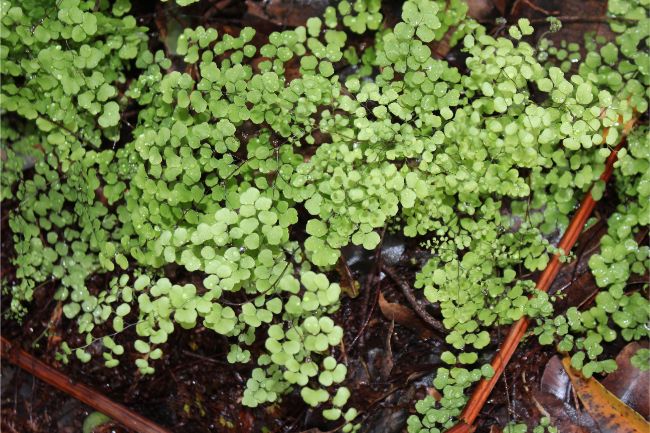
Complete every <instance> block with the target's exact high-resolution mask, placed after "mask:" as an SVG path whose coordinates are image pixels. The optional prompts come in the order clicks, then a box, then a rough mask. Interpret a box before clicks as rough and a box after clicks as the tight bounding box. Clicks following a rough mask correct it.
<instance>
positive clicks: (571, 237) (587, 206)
mask: <svg viewBox="0 0 650 433" xmlns="http://www.w3.org/2000/svg"><path fill="white" fill-rule="evenodd" d="M635 122H636V118H634V117H633V118H632V119H630V120H629V121H628V122H627V123H626V124H625V126H624V128H623V133H622V135H623V138H622V140H621V142H620V143H619V145H618V146H617V147H616V148H615V149H614V150H613V151H612V153H611V154H610V155H609V157H608V158H607V162H606V164H605V170H604V172H603V174H601V176H600V180H601V181H603V182H605V183H607V181H609V179H610V178H611V176H612V172H613V170H614V163H615V162H616V159H617V156H618V151H619V150H620V149H621V147H623V146H624V145H625V141H626V137H627V135H628V134H629V132H630V130H631V129H632V127H633V126H634V123H635ZM621 123H622V120H621ZM608 132H609V128H607V129H605V130H604V131H603V141H604V140H605V138H606V137H607V134H608ZM595 206H596V201H595V200H594V198H593V196H592V195H591V189H590V190H589V191H588V192H587V194H586V195H585V197H584V199H583V200H582V203H581V204H580V207H579V208H578V211H577V212H576V214H575V215H574V216H573V218H572V219H571V223H569V227H567V230H566V232H565V233H564V236H562V240H561V241H560V243H559V245H558V249H560V250H561V252H562V253H564V254H566V253H568V252H569V251H571V248H573V246H574V245H575V243H576V241H577V240H578V236H580V233H581V232H582V229H583V227H584V226H585V224H586V223H587V220H588V219H589V216H590V215H591V212H592V211H593V209H594V207H595ZM561 265H562V264H561V262H560V254H559V253H558V254H555V255H554V256H553V257H552V258H551V260H550V261H549V263H548V266H546V269H544V272H542V274H541V275H540V276H539V279H538V280H537V284H536V288H537V289H538V290H541V291H543V292H546V291H548V289H549V287H550V286H551V283H553V280H554V279H555V277H556V276H557V274H558V273H559V271H560V267H561ZM528 325H529V320H528V318H527V317H526V316H524V317H522V318H521V319H519V320H518V321H517V322H516V323H514V324H513V325H512V326H511V328H510V332H508V335H507V336H506V338H505V340H504V341H503V343H501V346H500V347H499V351H498V352H497V353H496V354H495V355H494V358H492V363H491V365H492V369H493V370H494V375H493V376H492V377H491V378H490V379H487V380H486V379H482V380H481V381H480V382H479V384H478V385H477V386H476V388H475V389H474V392H473V393H472V396H471V397H470V399H469V401H468V402H467V405H466V406H465V409H464V410H463V411H462V413H461V414H460V417H459V418H460V422H459V423H458V424H456V425H455V426H453V427H452V428H451V429H449V430H447V432H446V433H468V432H471V431H472V430H473V424H474V421H476V418H478V415H479V413H480V412H481V409H483V406H484V405H485V402H486V401H487V399H488V397H489V396H490V393H491V392H492V389H494V386H495V385H496V383H497V381H498V380H499V377H500V376H501V374H502V373H503V371H504V370H505V368H506V365H507V364H508V362H509V361H510V359H511V358H512V355H513V354H514V352H515V350H516V349H517V346H518V345H519V342H520V341H521V340H522V338H523V337H524V334H525V333H526V330H527V329H528Z"/></svg>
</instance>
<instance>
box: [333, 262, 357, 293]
mask: <svg viewBox="0 0 650 433" xmlns="http://www.w3.org/2000/svg"><path fill="white" fill-rule="evenodd" d="M336 272H338V274H339V278H340V281H339V285H340V286H341V290H343V293H345V294H346V295H348V296H349V297H350V298H353V299H354V298H356V297H357V296H359V282H358V281H357V280H355V279H354V276H353V275H352V271H351V270H350V267H349V266H348V263H347V260H346V258H345V256H344V255H343V254H341V257H339V260H338V261H337V262H336Z"/></svg>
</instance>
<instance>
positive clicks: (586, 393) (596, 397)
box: [562, 357, 650, 433]
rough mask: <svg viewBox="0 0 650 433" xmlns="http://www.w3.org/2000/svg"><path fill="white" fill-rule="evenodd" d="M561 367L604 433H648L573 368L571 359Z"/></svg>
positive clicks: (637, 417) (640, 421)
mask: <svg viewBox="0 0 650 433" xmlns="http://www.w3.org/2000/svg"><path fill="white" fill-rule="evenodd" d="M562 365H563V366H564V369H565V371H566V372H567V374H568V375H569V379H571V384H572V385H573V388H574V389H575V391H576V393H577V395H578V398H579V399H580V401H581V402H582V404H583V405H584V406H585V409H586V411H587V412H589V414H590V415H591V417H592V418H593V419H594V420H595V421H596V423H597V424H598V428H599V429H600V431H601V432H602V433H648V432H650V424H648V422H647V421H646V420H645V419H643V417H642V416H641V415H639V414H638V413H637V412H635V411H634V410H633V409H632V408H630V407H629V406H627V405H626V404H625V403H623V402H622V401H621V400H619V399H618V398H617V397H616V396H615V395H614V394H612V393H611V392H609V391H608V390H607V389H606V388H605V387H604V386H603V385H602V384H601V383H600V382H598V381H597V380H596V379H594V378H593V377H591V378H589V379H587V378H585V377H583V376H582V374H580V372H579V371H577V370H574V369H573V367H571V359H570V358H569V357H566V358H564V359H563V360H562Z"/></svg>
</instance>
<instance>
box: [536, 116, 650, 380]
mask: <svg viewBox="0 0 650 433" xmlns="http://www.w3.org/2000/svg"><path fill="white" fill-rule="evenodd" d="M615 176H616V177H615V179H616V183H617V191H618V193H619V199H620V201H621V202H622V203H623V204H621V205H619V206H618V208H617V210H616V212H614V213H613V214H612V215H611V217H610V218H609V221H608V231H607V234H606V235H604V236H603V238H602V240H601V244H600V247H601V248H600V252H599V253H597V254H594V255H593V256H591V258H590V259H589V267H590V268H591V271H592V273H593V275H594V278H595V279H596V284H597V285H598V287H600V288H602V289H603V290H602V291H600V292H599V293H598V295H597V296H596V299H595V305H594V306H593V307H591V308H589V309H587V310H585V311H579V310H578V309H577V308H575V307H572V308H570V309H569V310H568V311H567V313H566V316H559V317H556V318H554V319H552V320H550V319H549V320H546V321H544V323H543V324H541V325H540V326H539V327H537V328H536V329H535V333H536V334H537V335H539V341H540V342H541V343H543V344H552V343H557V346H558V350H560V351H562V352H569V353H572V354H573V355H572V358H571V362H572V364H573V366H574V367H576V368H581V369H582V372H583V373H584V374H585V375H586V376H587V377H590V376H591V375H592V374H594V373H602V372H610V371H612V370H614V369H615V368H616V363H615V362H614V360H612V359H601V358H602V356H601V355H602V353H603V351H604V348H603V345H604V344H605V343H608V342H611V341H614V340H615V339H616V338H618V337H619V335H620V337H622V338H623V339H624V340H625V341H633V340H640V339H647V338H648V337H649V336H650V332H649V331H648V328H647V323H648V321H649V320H650V302H649V301H648V299H647V298H646V297H645V296H643V295H641V294H640V293H639V291H637V290H634V291H633V292H631V293H628V289H627V282H628V280H629V278H630V276H631V275H632V274H638V275H640V276H643V275H647V272H648V269H649V268H650V247H648V246H647V245H643V246H642V245H639V244H638V240H637V238H638V235H639V232H641V231H642V230H644V229H645V228H647V227H648V224H650V221H649V218H650V208H649V206H650V190H648V188H646V187H645V185H650V146H648V130H647V127H640V128H638V129H637V130H636V131H634V132H633V133H632V134H631V135H630V137H628V140H627V146H626V148H624V149H622V150H621V151H620V156H619V160H618V161H617V162H616V164H615ZM637 199H638V201H636V200H637ZM644 286H645V287H647V284H644Z"/></svg>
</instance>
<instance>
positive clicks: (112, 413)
mask: <svg viewBox="0 0 650 433" xmlns="http://www.w3.org/2000/svg"><path fill="white" fill-rule="evenodd" d="M0 343H1V347H0V350H1V351H2V358H4V359H6V360H7V361H9V362H11V363H12V364H15V365H17V366H18V367H20V368H22V369H23V370H25V371H27V372H28V373H30V374H32V375H34V376H35V377H37V378H39V379H41V380H42V381H44V382H46V383H48V384H50V385H52V386H53V387H55V388H56V389H58V390H60V391H63V392H65V393H66V394H69V395H70V396H72V397H74V398H76V399H77V400H79V401H81V402H83V403H85V404H87V405H88V406H91V407H92V408H94V409H96V410H97V411H99V412H101V413H103V414H105V415H106V416H108V417H110V418H112V419H113V420H115V421H117V422H118V423H120V424H122V425H123V426H124V427H126V428H128V429H131V430H134V431H136V432H138V433H171V432H170V431H169V430H167V429H165V428H163V427H160V426H159V425H157V424H154V423H153V422H152V421H150V420H148V419H147V418H145V417H143V416H141V415H138V414H137V413H135V412H133V411H131V410H130V409H128V408H126V407H125V406H123V405H121V404H119V403H116V402H114V401H113V400H111V399H110V398H108V397H106V396H105V395H103V394H101V393H99V392H97V391H95V390H94V389H92V388H90V387H88V386H86V385H84V384H82V383H78V382H75V381H73V380H72V379H71V378H69V377H68V376H66V375H65V374H63V373H61V372H60V371H58V370H57V369H55V368H53V367H51V366H49V365H47V364H46V363H44V362H42V361H39V360H38V359H36V358H35V357H34V356H32V355H30V354H29V353H27V352H25V351H24V350H22V349H21V348H20V347H18V346H17V345H14V344H12V343H11V342H10V341H9V340H7V339H6V338H5V337H0Z"/></svg>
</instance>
